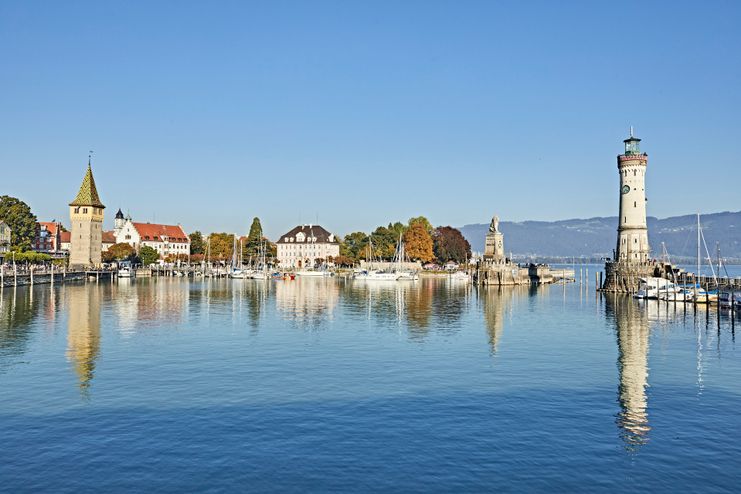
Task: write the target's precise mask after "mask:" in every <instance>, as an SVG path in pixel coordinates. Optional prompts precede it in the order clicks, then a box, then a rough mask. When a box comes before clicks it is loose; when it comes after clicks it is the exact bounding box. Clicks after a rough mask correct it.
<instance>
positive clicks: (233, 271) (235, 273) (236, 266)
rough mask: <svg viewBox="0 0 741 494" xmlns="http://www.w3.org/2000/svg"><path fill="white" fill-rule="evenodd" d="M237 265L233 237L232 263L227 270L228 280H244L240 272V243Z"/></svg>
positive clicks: (235, 244) (235, 243)
mask: <svg viewBox="0 0 741 494" xmlns="http://www.w3.org/2000/svg"><path fill="white" fill-rule="evenodd" d="M239 248H240V250H239V263H237V236H236V235H235V236H234V246H233V247H232V263H231V267H230V270H229V278H235V279H240V280H241V279H244V271H243V270H242V242H241V240H240V242H239Z"/></svg>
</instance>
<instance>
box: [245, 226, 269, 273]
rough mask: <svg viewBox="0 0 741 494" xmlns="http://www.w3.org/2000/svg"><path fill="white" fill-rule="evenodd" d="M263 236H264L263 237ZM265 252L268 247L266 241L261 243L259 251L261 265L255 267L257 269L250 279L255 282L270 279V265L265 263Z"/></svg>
mask: <svg viewBox="0 0 741 494" xmlns="http://www.w3.org/2000/svg"><path fill="white" fill-rule="evenodd" d="M261 236H262V235H261ZM265 250H266V245H265V241H264V240H261V241H260V250H259V254H258V255H259V263H258V264H257V265H256V266H255V269H254V270H253V271H252V272H251V273H250V275H249V276H250V278H252V279H253V280H267V279H268V278H270V276H268V264H267V262H266V261H265Z"/></svg>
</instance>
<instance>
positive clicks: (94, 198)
mask: <svg viewBox="0 0 741 494" xmlns="http://www.w3.org/2000/svg"><path fill="white" fill-rule="evenodd" d="M69 205H70V206H93V207H96V208H105V206H103V203H102V202H100V196H98V189H97V188H96V187H95V179H94V178H93V170H92V168H91V167H90V163H88V165H87V172H86V173H85V178H83V179H82V185H80V191H79V192H78V193H77V197H75V200H74V201H72V202H71V203H69Z"/></svg>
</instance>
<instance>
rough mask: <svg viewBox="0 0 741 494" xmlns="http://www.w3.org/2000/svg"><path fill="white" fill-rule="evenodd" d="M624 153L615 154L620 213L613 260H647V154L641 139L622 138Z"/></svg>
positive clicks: (636, 261) (631, 131)
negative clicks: (643, 150)
mask: <svg viewBox="0 0 741 494" xmlns="http://www.w3.org/2000/svg"><path fill="white" fill-rule="evenodd" d="M623 142H624V143H625V153H623V154H621V155H619V156H618V157H617V161H618V172H619V173H620V216H619V220H618V239H617V249H615V260H616V261H628V262H634V263H639V262H646V261H647V260H648V256H649V247H648V228H647V226H646V189H645V187H646V165H647V164H648V155H647V154H646V153H643V154H641V150H640V147H639V143H640V142H641V140H640V139H638V138H637V137H634V136H633V128H632V127H631V129H630V137H628V138H627V139H625V140H624V141H623Z"/></svg>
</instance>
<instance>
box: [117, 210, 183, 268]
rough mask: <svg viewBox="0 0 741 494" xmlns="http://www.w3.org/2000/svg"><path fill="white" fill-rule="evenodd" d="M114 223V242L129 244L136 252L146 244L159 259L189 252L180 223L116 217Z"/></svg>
mask: <svg viewBox="0 0 741 494" xmlns="http://www.w3.org/2000/svg"><path fill="white" fill-rule="evenodd" d="M120 212H121V211H120V210H119V212H118V213H117V216H118V214H119V213H120ZM121 216H123V215H121ZM114 224H115V228H114V230H113V236H114V237H115V243H119V244H121V243H124V244H129V245H131V246H132V247H133V248H134V250H136V251H137V252H139V250H141V248H142V247H145V246H146V247H152V248H153V249H155V250H156V251H157V253H159V255H160V259H165V258H166V257H168V256H181V255H185V256H187V255H188V254H190V238H189V237H188V235H186V233H185V231H183V228H182V227H181V226H180V225H161V224H157V223H137V222H135V221H132V220H131V218H118V217H117V218H116V220H115V223H114Z"/></svg>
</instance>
